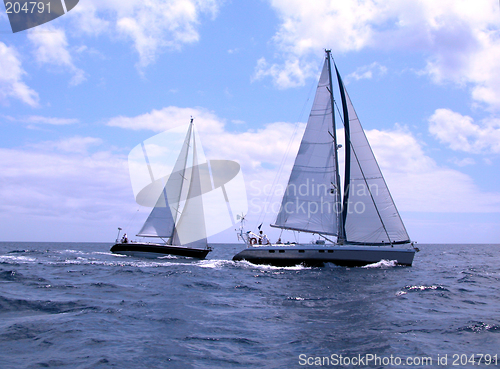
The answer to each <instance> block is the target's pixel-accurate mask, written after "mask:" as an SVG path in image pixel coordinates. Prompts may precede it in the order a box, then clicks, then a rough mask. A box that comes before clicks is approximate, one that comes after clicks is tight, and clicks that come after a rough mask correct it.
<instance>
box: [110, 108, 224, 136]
mask: <svg viewBox="0 0 500 369" xmlns="http://www.w3.org/2000/svg"><path fill="white" fill-rule="evenodd" d="M191 117H193V118H194V119H195V124H196V127H197V128H198V130H200V131H210V132H213V133H214V134H217V133H219V132H221V130H222V127H223V125H224V124H223V122H222V121H221V120H220V119H219V118H217V116H216V115H215V114H214V113H212V112H210V111H208V110H206V109H203V108H179V107H176V106H169V107H166V108H163V109H161V110H153V111H151V113H146V114H142V115H139V116H137V117H132V118H131V117H123V116H120V117H115V118H112V119H110V120H109V122H108V123H107V124H108V125H109V126H113V127H121V128H126V129H132V130H141V129H148V130H151V131H154V132H162V131H166V130H168V129H171V128H174V127H179V126H184V125H186V124H187V123H189V120H190V119H191Z"/></svg>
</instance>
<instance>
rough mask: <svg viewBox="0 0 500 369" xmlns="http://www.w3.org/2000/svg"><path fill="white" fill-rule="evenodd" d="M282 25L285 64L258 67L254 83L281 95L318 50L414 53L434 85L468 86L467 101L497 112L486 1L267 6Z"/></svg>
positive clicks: (498, 51) (498, 29) (495, 27)
mask: <svg viewBox="0 0 500 369" xmlns="http://www.w3.org/2000/svg"><path fill="white" fill-rule="evenodd" d="M270 3H271V5H272V7H273V8H274V9H275V11H276V12H277V14H278V16H279V18H280V20H281V25H280V27H279V30H278V31H277V33H276V34H275V36H274V38H273V42H274V43H275V45H276V46H277V48H278V50H280V52H281V55H282V57H283V60H281V61H279V62H277V63H269V62H267V61H265V60H264V59H261V60H259V62H258V63H257V68H256V74H255V75H256V77H263V76H270V77H272V78H273V80H274V81H275V83H276V84H277V85H279V86H280V87H290V86H295V85H297V84H304V80H303V78H302V76H306V77H307V76H309V73H310V72H311V71H312V70H314V71H315V70H316V65H317V60H316V59H312V55H318V54H319V53H320V50H322V49H323V48H325V47H326V48H332V52H333V55H339V54H342V53H346V52H351V51H359V50H362V49H367V48H376V49H381V50H397V51H406V52H410V53H413V52H419V53H423V54H424V55H425V56H426V59H427V62H426V65H425V67H423V69H424V71H423V73H425V74H427V75H429V76H431V77H432V79H433V80H434V81H435V82H438V83H440V82H445V81H451V82H454V83H458V84H471V86H472V97H473V98H474V99H475V100H476V101H478V102H481V103H485V104H488V105H489V106H491V107H496V108H500V64H499V63H497V60H499V59H500V37H499V35H500V22H499V19H500V9H499V6H498V2H495V1H492V0H479V1H476V2H471V1H468V0H442V1H439V2H436V1H434V0H422V1H418V2H416V1H400V0H367V1H361V0H353V1H343V2H342V1H329V0H316V1H314V2H310V1H309V2H304V1H302V0H270Z"/></svg>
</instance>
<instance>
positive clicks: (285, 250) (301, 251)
mask: <svg viewBox="0 0 500 369" xmlns="http://www.w3.org/2000/svg"><path fill="white" fill-rule="evenodd" d="M414 256H415V250H414V249H413V248H404V247H391V246H354V245H347V246H338V245H332V246H328V245H324V246H323V245H312V244H311V245H291V246H290V245H268V246H254V247H248V248H246V249H245V250H243V251H241V252H240V253H238V254H237V255H235V256H234V257H233V260H235V261H239V260H247V261H249V262H251V263H254V264H269V265H276V266H292V265H297V264H306V265H322V264H323V263H333V264H336V265H341V266H363V265H367V264H373V263H377V262H379V261H381V260H395V261H396V263H397V264H399V265H407V266H411V265H412V263H413V257H414Z"/></svg>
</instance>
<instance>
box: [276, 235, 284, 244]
mask: <svg viewBox="0 0 500 369" xmlns="http://www.w3.org/2000/svg"><path fill="white" fill-rule="evenodd" d="M276 244H278V245H282V244H283V242H281V237H280V238H278V242H276Z"/></svg>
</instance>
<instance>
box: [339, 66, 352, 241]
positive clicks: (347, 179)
mask: <svg viewBox="0 0 500 369" xmlns="http://www.w3.org/2000/svg"><path fill="white" fill-rule="evenodd" d="M335 72H336V73H337V81H338V84H339V90H340V98H341V100H342V115H343V116H344V137H345V145H344V146H345V148H344V151H345V173H344V201H343V202H342V229H343V230H344V236H347V235H346V233H345V222H346V219H347V207H348V205H349V188H350V182H351V138H350V134H351V133H350V132H351V131H350V127H349V109H348V108H347V101H346V97H345V90H344V83H343V82H342V78H340V73H339V70H338V69H337V65H335ZM346 238H347V237H346Z"/></svg>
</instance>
